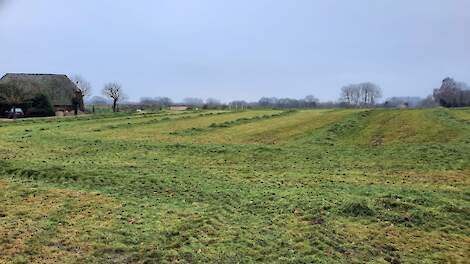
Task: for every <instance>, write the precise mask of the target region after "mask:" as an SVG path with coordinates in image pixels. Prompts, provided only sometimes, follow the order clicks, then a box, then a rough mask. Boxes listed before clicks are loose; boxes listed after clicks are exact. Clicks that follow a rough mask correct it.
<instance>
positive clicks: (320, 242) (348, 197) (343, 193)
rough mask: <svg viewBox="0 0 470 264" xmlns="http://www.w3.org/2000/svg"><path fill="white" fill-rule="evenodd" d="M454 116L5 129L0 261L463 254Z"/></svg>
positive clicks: (463, 144)
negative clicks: (378, 138) (379, 139)
mask: <svg viewBox="0 0 470 264" xmlns="http://www.w3.org/2000/svg"><path fill="white" fill-rule="evenodd" d="M279 113H281V115H280V116H278V114H279ZM467 114H468V111H467V110H466V109H463V110H452V111H449V110H445V109H430V110H380V109H375V110H309V111H298V112H293V113H287V114H286V113H282V112H281V111H246V112H237V113H232V112H213V113H209V112H202V113H200V112H197V113H192V112H189V113H168V112H163V113H157V114H151V115H146V116H140V115H118V116H100V117H87V118H80V119H76V120H75V119H67V120H65V119H63V120H60V119H59V120H37V121H27V122H18V123H2V124H1V127H0V157H1V160H0V175H1V176H0V235H1V236H0V237H1V238H2V240H1V242H0V263H2V262H5V263H15V262H16V263H30V262H37V263H54V262H58V263H84V262H85V263H249V262H264V263H364V262H373V263H448V262H451V263H465V262H466V261H467V260H468V259H469V258H470V254H469V245H470V198H469V197H470V188H469V186H470V177H469V175H470V133H469V129H470V125H469V124H468V122H466V120H465V116H466V115H467ZM213 124H215V125H213ZM422 126H423V127H422ZM191 131H197V132H195V133H190V132H191ZM379 136H380V137H381V138H382V139H381V141H377V140H376V138H377V137H379Z"/></svg>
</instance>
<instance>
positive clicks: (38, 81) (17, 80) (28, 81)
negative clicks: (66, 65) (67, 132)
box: [0, 73, 84, 112]
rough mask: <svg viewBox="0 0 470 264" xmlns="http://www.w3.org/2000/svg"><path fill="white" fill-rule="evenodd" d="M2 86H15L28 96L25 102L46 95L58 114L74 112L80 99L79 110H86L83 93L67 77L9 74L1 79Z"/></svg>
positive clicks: (58, 75)
mask: <svg viewBox="0 0 470 264" xmlns="http://www.w3.org/2000/svg"><path fill="white" fill-rule="evenodd" d="M0 84H7V85H13V86H15V87H16V88H17V89H19V90H21V91H22V92H23V93H24V94H25V95H26V97H25V100H29V99H31V98H32V97H34V96H35V95H37V94H45V95H47V96H48V97H49V99H50V100H51V103H52V105H53V107H54V110H55V111H56V112H60V111H63V112H65V111H73V110H74V106H73V100H74V98H77V97H78V98H79V109H80V110H81V111H83V110H84V109H83V102H82V98H81V93H80V92H79V91H78V88H77V86H76V85H75V84H74V83H73V82H72V81H71V80H70V79H69V78H68V77H67V76H66V75H62V74H25V73H7V74H5V76H3V77H2V78H1V79H0Z"/></svg>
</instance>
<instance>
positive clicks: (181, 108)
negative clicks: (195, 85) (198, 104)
mask: <svg viewBox="0 0 470 264" xmlns="http://www.w3.org/2000/svg"><path fill="white" fill-rule="evenodd" d="M191 109H192V107H191V106H189V105H172V106H170V110H173V111H186V110H191Z"/></svg>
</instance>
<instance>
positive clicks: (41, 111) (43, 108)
mask: <svg viewBox="0 0 470 264" xmlns="http://www.w3.org/2000/svg"><path fill="white" fill-rule="evenodd" d="M28 114H29V115H31V116H53V115H54V114H55V113H54V108H53V107H52V103H51V100H50V99H49V97H48V96H47V95H45V94H37V95H36V96H34V97H33V98H32V99H31V109H29V111H28Z"/></svg>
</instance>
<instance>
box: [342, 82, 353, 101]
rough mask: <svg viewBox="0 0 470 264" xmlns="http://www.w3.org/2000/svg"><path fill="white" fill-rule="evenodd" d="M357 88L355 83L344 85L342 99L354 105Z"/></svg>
mask: <svg viewBox="0 0 470 264" xmlns="http://www.w3.org/2000/svg"><path fill="white" fill-rule="evenodd" d="M356 90H357V89H356V86H355V85H353V84H351V85H347V86H343V87H342V88H341V101H342V102H344V103H346V104H348V105H354V104H355V93H356Z"/></svg>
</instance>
